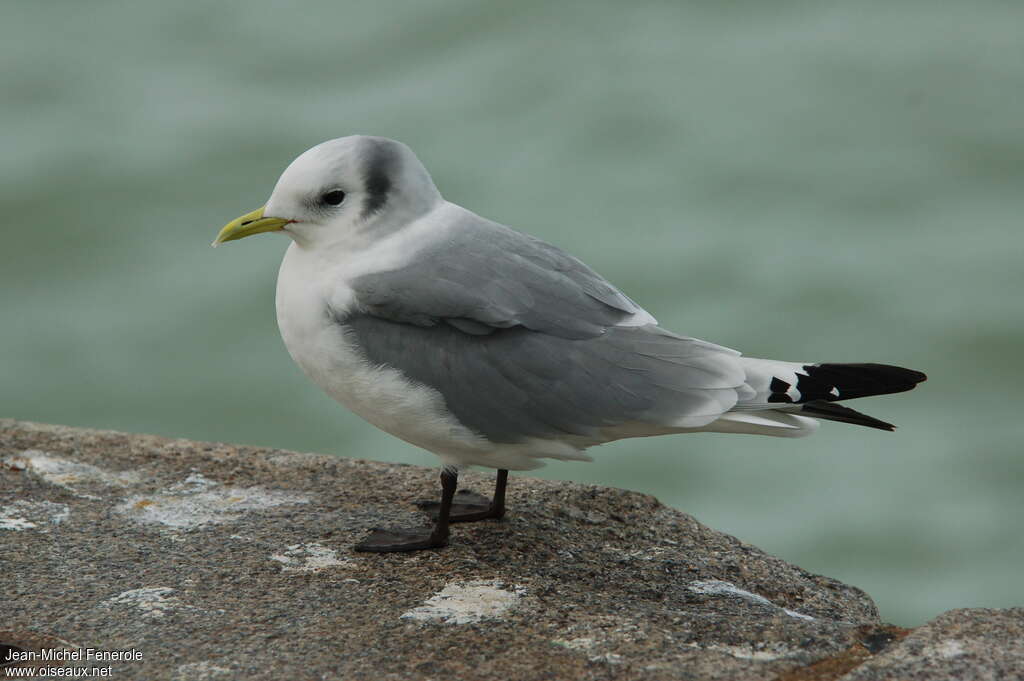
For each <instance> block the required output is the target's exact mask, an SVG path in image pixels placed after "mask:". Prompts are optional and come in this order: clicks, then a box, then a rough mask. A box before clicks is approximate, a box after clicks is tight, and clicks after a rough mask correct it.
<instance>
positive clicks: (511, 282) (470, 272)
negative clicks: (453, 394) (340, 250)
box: [353, 213, 642, 338]
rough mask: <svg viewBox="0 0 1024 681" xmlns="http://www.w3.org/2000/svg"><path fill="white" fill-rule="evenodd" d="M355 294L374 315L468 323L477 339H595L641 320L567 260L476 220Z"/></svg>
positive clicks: (630, 305)
mask: <svg viewBox="0 0 1024 681" xmlns="http://www.w3.org/2000/svg"><path fill="white" fill-rule="evenodd" d="M353 289H354V290H355V292H356V298H357V300H358V301H359V303H360V305H361V306H362V307H363V309H365V310H366V311H368V312H370V313H371V314H375V315H377V316H380V317H384V318H386V319H392V320H395V321H402V322H406V323H410V324H416V325H418V326H432V325H434V324H437V323H440V322H442V321H446V322H448V323H453V324H455V325H458V324H460V323H461V321H459V320H470V323H466V324H463V326H462V327H461V328H462V330H463V331H465V332H466V333H478V334H479V333H486V329H485V328H484V327H485V326H486V327H488V328H490V329H492V330H493V329H497V328H509V327H513V326H524V327H526V328H528V329H532V330H534V331H541V332H544V333H549V334H552V335H556V336H560V337H563V338H590V337H593V336H597V335H600V334H601V333H602V332H603V331H604V329H606V328H607V327H609V326H613V325H615V324H617V323H619V322H621V321H623V320H625V319H627V318H628V317H631V316H632V315H634V314H636V313H639V312H642V311H641V309H640V307H639V306H638V305H637V304H636V303H634V302H633V301H632V300H630V299H629V298H628V297H626V295H625V294H624V293H622V292H621V291H619V290H618V289H617V288H615V287H614V286H612V285H611V284H610V283H608V282H607V281H606V280H605V279H604V278H602V277H601V276H600V275H599V274H597V273H596V272H594V271H593V270H591V269H590V268H589V267H587V266H586V265H585V264H583V263H582V262H581V261H579V260H578V259H576V258H574V257H572V256H571V255H569V254H568V253H566V252H564V251H562V250H561V249H559V248H556V247H555V246H552V245H550V244H547V243H545V242H543V241H541V240H540V239H535V238H533V237H531V236H528V235H526V234H522V233H520V232H516V231H515V230H512V229H509V228H508V227H505V226H503V225H499V224H498V223H495V222H491V221H489V220H484V219H483V218H480V217H478V216H475V215H473V214H472V213H468V214H467V216H466V217H465V218H464V219H463V221H462V222H460V223H459V224H456V225H454V226H453V227H452V229H451V231H450V233H449V236H448V238H446V239H444V240H443V241H441V242H440V243H437V244H434V245H432V246H430V247H429V248H428V249H427V250H426V251H424V252H421V253H419V254H417V256H416V259H415V261H414V262H412V263H410V264H408V265H406V266H404V267H402V268H401V269H398V270H392V271H386V272H377V273H372V274H367V275H364V276H362V277H360V278H358V279H357V280H356V281H355V282H354V283H353ZM472 322H476V323H477V324H480V325H483V326H474V325H473V324H472Z"/></svg>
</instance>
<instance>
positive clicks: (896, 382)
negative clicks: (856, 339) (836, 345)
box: [797, 364, 928, 402]
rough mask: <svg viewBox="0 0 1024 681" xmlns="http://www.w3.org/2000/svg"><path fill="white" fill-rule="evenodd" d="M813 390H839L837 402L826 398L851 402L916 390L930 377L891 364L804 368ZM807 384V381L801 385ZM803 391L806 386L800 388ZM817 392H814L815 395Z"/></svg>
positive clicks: (822, 365) (823, 397)
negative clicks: (826, 388) (822, 387)
mask: <svg viewBox="0 0 1024 681" xmlns="http://www.w3.org/2000/svg"><path fill="white" fill-rule="evenodd" d="M804 370H805V371H806V372H807V374H808V377H809V378H810V379H811V380H810V381H809V383H810V384H811V385H810V387H811V388H812V389H813V388H814V387H817V386H816V385H815V384H816V383H823V384H827V385H828V386H829V387H830V388H831V387H832V386H834V387H836V388H837V389H838V391H839V396H838V397H837V398H830V397H829V396H826V395H824V394H823V395H822V396H821V399H825V400H828V401H829V402H831V401H833V400H834V399H841V400H848V399H853V398H857V397H870V396H871V395H890V394H892V393H902V392H906V391H908V390H913V389H914V387H915V386H916V385H917V384H918V383H921V382H923V381H925V380H927V379H928V377H927V376H926V375H925V374H923V373H922V372H920V371H915V370H913V369H905V368H903V367H897V366H892V365H891V364H811V365H808V366H805V367H804ZM800 383H801V384H802V383H803V380H801V382H800ZM797 387H798V389H802V385H800V384H798V385H797ZM814 392H815V391H813V390H812V391H810V394H811V395H814Z"/></svg>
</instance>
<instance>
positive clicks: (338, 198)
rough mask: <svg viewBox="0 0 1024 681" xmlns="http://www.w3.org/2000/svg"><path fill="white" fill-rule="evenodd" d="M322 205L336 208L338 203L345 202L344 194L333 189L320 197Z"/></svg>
mask: <svg viewBox="0 0 1024 681" xmlns="http://www.w3.org/2000/svg"><path fill="white" fill-rule="evenodd" d="M320 198H321V199H322V200H323V202H324V203H326V204H327V205H329V206H337V205H338V204H339V203H341V202H342V201H344V200H345V192H343V191H341V190H340V189H334V190H331V191H329V192H327V193H326V194H324V195H323V196H321V197H320Z"/></svg>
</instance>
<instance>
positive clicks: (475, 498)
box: [416, 469, 508, 523]
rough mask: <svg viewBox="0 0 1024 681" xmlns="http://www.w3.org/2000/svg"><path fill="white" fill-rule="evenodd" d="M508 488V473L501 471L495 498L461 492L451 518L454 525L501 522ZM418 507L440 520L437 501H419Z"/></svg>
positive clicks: (454, 504) (495, 484)
mask: <svg viewBox="0 0 1024 681" xmlns="http://www.w3.org/2000/svg"><path fill="white" fill-rule="evenodd" d="M507 486H508V471H507V470H505V469H501V470H499V471H498V477H497V478H496V479H495V481H494V498H492V499H488V498H487V497H483V496H481V495H479V494H476V493H475V492H465V491H464V492H459V493H458V494H456V495H455V500H454V502H453V503H452V509H451V518H450V519H449V522H453V523H471V522H475V521H477V520H488V519H491V518H493V519H494V520H500V519H501V518H502V517H503V516H504V515H505V488H506V487H507ZM416 505H417V506H419V507H420V508H421V509H423V510H424V511H426V512H427V513H429V514H430V517H432V518H434V519H435V520H436V519H437V518H438V514H439V511H440V508H441V506H440V504H438V503H437V502H436V501H417V502H416Z"/></svg>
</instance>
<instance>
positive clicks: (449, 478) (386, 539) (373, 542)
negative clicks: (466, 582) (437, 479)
mask: <svg viewBox="0 0 1024 681" xmlns="http://www.w3.org/2000/svg"><path fill="white" fill-rule="evenodd" d="M458 484H459V475H458V473H456V472H455V470H454V469H448V468H445V469H444V470H442V471H441V504H440V507H439V509H438V513H437V518H436V520H435V522H434V528H433V530H431V529H430V528H426V527H424V528H412V529H406V528H395V529H392V530H384V529H377V530H374V531H373V532H372V533H371V534H370V536H369V537H367V538H366V539H364V540H363V541H361V542H359V543H358V544H356V546H355V549H356V551H372V552H376V553H390V552H392V551H419V550H420V549H437V548H441V547H442V546H447V545H448V522H449V517H450V516H451V511H452V499H453V498H454V497H455V488H456V487H457V486H458Z"/></svg>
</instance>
